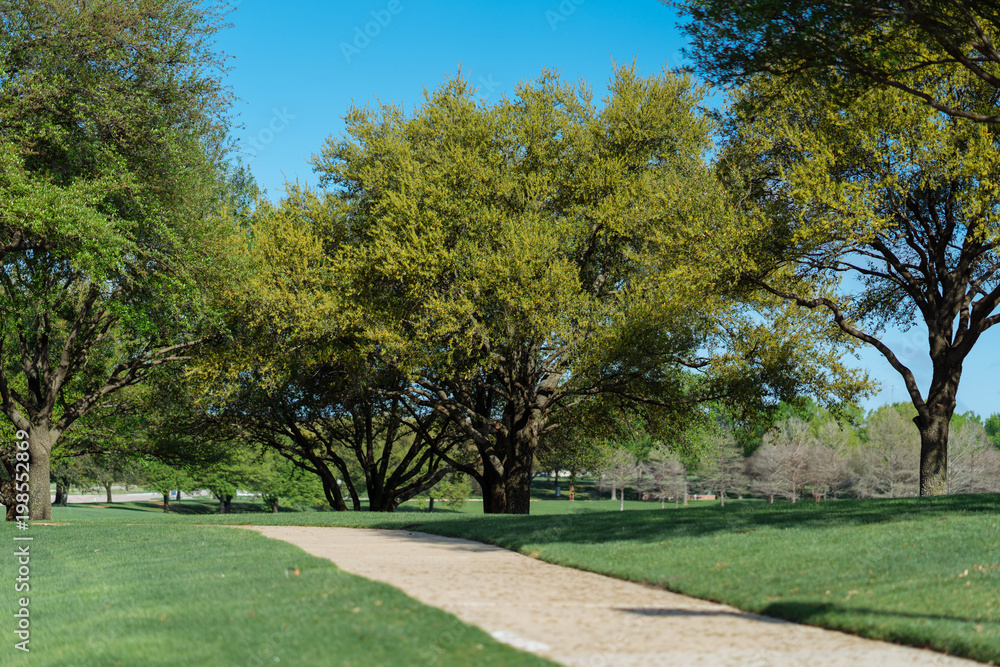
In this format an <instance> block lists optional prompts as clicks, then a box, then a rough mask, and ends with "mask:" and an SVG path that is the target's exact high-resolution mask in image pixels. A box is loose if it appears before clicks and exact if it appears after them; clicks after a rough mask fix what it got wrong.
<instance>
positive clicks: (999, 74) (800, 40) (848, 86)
mask: <svg viewBox="0 0 1000 667" xmlns="http://www.w3.org/2000/svg"><path fill="white" fill-rule="evenodd" d="M665 1H666V2H667V4H670V5H672V6H674V7H676V8H677V9H679V10H680V11H681V12H682V13H684V14H686V15H687V16H688V17H689V19H690V20H689V22H688V23H687V24H686V25H685V26H684V30H685V31H686V32H687V34H688V35H689V36H690V37H691V40H692V43H693V49H692V51H691V53H690V55H691V56H692V57H693V58H694V60H695V62H696V63H697V65H698V67H699V68H700V69H701V70H702V71H704V72H705V73H707V74H708V76H709V77H710V78H711V79H712V80H713V82H715V83H717V84H721V85H732V84H743V83H746V82H747V81H749V79H750V78H752V77H753V76H755V75H758V74H766V75H769V76H771V77H774V78H776V79H779V80H781V81H783V82H785V83H792V82H795V81H802V80H804V79H812V80H814V81H817V82H819V83H821V84H822V85H824V86H827V87H831V88H834V89H839V90H840V91H842V93H845V94H843V95H842V98H843V99H848V98H849V97H850V96H851V95H852V94H853V92H852V91H854V92H856V91H857V90H858V89H859V88H862V89H863V88H866V87H872V86H874V87H877V88H882V89H885V88H893V89H895V90H898V91H902V92H905V93H906V94H909V95H913V96H915V97H916V98H917V99H920V100H922V101H923V102H925V103H926V104H928V105H930V106H931V107H933V108H934V109H936V110H938V111H942V112H944V113H946V114H949V115H952V116H955V117H961V118H966V119H971V120H973V121H980V122H988V123H998V122H1000V115H998V113H997V108H998V105H997V100H998V97H1000V51H998V48H997V40H998V39H1000V9H998V6H997V4H996V3H995V2H993V1H992V0H921V1H920V2H910V1H908V0H850V1H847V2H840V1H832V0H739V1H738V2H737V1H736V0H665ZM963 72H964V73H965V74H967V75H969V76H970V77H972V78H974V79H975V80H976V83H977V84H979V85H982V86H985V87H987V88H990V89H991V91H992V92H991V93H990V94H989V95H987V96H985V97H983V96H979V97H961V96H959V97H954V96H949V95H948V93H947V92H946V90H943V89H941V88H940V87H939V86H938V85H937V83H936V82H938V81H940V80H942V78H944V79H947V78H948V77H950V76H955V75H958V74H960V73H963Z"/></svg>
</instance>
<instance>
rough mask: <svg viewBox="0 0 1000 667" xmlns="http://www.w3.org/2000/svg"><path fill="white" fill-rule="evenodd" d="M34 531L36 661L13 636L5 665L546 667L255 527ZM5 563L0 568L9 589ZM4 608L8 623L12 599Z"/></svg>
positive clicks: (10, 573) (113, 526)
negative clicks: (459, 666)
mask: <svg viewBox="0 0 1000 667" xmlns="http://www.w3.org/2000/svg"><path fill="white" fill-rule="evenodd" d="M67 511H75V510H67ZM167 516H170V515H167ZM177 518H178V519H181V518H182V517H177ZM3 532H4V535H3V537H4V539H5V540H6V541H7V543H8V544H11V543H12V540H11V537H12V535H11V533H12V532H13V531H12V530H11V528H10V527H7V528H5V529H4V531H3ZM19 534H20V535H24V533H19ZM30 535H32V536H33V538H34V539H33V540H32V541H31V543H30V544H31V563H30V567H31V575H30V576H31V581H30V584H31V591H30V592H29V593H22V594H20V595H28V596H30V600H31V601H30V605H29V609H30V613H31V617H30V618H31V632H32V634H31V641H30V644H29V646H30V648H31V652H30V654H23V653H22V652H20V651H16V650H15V649H14V648H13V643H14V640H13V639H10V640H9V641H8V645H7V646H5V647H4V648H3V649H2V650H0V655H4V656H13V657H11V658H10V659H9V660H8V659H7V658H6V657H4V659H3V660H0V662H2V663H3V664H12V665H16V664H31V665H59V666H67V667H69V666H73V665H81V666H82V665H140V664H156V665H264V664H276V663H278V662H279V661H281V662H283V663H284V664H294V665H330V664H337V665H349V664H353V665H372V664H386V665H388V664H408V665H409V664H412V665H436V664H440V665H455V664H488V665H530V664H539V665H541V664H549V663H547V662H546V661H544V660H541V659H539V658H536V657H534V656H531V655H528V654H525V653H521V652H519V651H516V650H514V649H512V648H510V647H507V646H504V645H502V644H499V643H498V642H496V641H494V640H493V639H492V638H490V637H489V636H488V635H487V634H486V633H484V632H483V631H481V630H479V629H477V628H474V627H472V626H468V625H465V624H463V623H461V622H460V621H458V620H457V619H455V618H454V617H453V616H451V615H449V614H446V613H444V612H442V611H439V610H437V609H433V608H430V607H427V606H424V605H422V604H420V603H418V602H416V601H415V600H413V599H412V598H409V597H407V596H406V595H404V594H403V593H401V592H400V591H398V590H396V589H394V588H392V587H390V586H388V585H384V584H380V583H376V582H371V581H368V580H366V579H362V578H360V577H356V576H353V575H350V574H347V573H345V572H343V571H341V570H339V569H338V568H337V567H336V566H335V565H333V564H332V563H331V562H330V561H328V560H326V559H322V558H315V557H313V556H309V555H308V554H306V553H304V552H303V551H302V550H300V549H299V548H298V547H295V546H292V545H290V544H286V543H283V542H280V541H277V540H270V539H267V538H264V537H263V536H261V535H259V534H257V533H255V532H252V531H244V530H238V529H233V528H227V527H208V526H196V525H185V524H183V523H181V522H179V521H168V522H157V525H126V524H124V523H121V522H120V521H119V522H118V523H109V524H94V523H82V522H81V523H78V524H75V525H65V526H38V525H34V526H32V527H31V529H30ZM13 561H14V559H12V558H9V557H8V558H4V559H2V562H3V581H5V582H10V583H11V585H12V582H13V581H14V578H15V576H16V574H15V572H14V567H15V566H14V564H13ZM289 568H298V570H299V575H298V576H296V575H295V574H294V571H289ZM3 600H4V603H3V611H4V612H6V613H5V614H4V616H5V617H6V618H7V619H12V618H13V616H12V614H13V613H14V611H15V610H16V607H15V605H16V604H17V603H16V598H15V596H14V595H13V594H10V595H5V596H3ZM8 624H9V625H8V631H7V632H5V634H7V635H11V636H12V633H11V632H10V630H12V629H13V622H12V621H11V620H8Z"/></svg>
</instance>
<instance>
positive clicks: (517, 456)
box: [504, 418, 540, 514]
mask: <svg viewBox="0 0 1000 667" xmlns="http://www.w3.org/2000/svg"><path fill="white" fill-rule="evenodd" d="M539 426H540V424H539V423H538V422H536V421H535V420H533V419H530V418H528V419H527V423H526V424H525V425H524V426H523V427H521V428H520V429H518V430H517V431H515V433H514V437H513V443H511V444H512V445H513V447H512V449H511V450H510V451H509V453H508V456H507V460H506V461H505V462H504V482H505V484H504V486H505V487H506V489H507V491H506V495H507V510H506V512H504V513H505V514H530V513H531V478H532V474H531V467H532V465H533V464H534V461H535V447H536V445H537V444H538V435H537V434H538V428H539Z"/></svg>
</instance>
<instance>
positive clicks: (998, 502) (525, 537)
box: [384, 494, 1000, 549]
mask: <svg viewBox="0 0 1000 667" xmlns="http://www.w3.org/2000/svg"><path fill="white" fill-rule="evenodd" d="M978 513H989V514H1000V494H980V495H964V496H936V497H929V498H904V499H884V500H883V499H873V500H836V501H826V502H821V503H816V502H811V501H803V502H799V503H796V504H791V503H781V504H774V505H766V504H762V503H759V502H754V503H746V502H744V503H739V502H731V503H728V504H727V505H726V507H724V508H723V507H719V506H711V507H688V508H683V509H680V510H674V509H665V510H660V509H650V510H628V511H625V512H609V511H594V512H581V513H573V514H550V515H538V516H523V515H522V516H498V515H491V516H483V515H463V516H462V517H461V518H459V517H457V516H456V517H455V518H454V519H452V518H447V519H444V518H441V519H437V518H435V519H430V517H428V521H426V522H421V524H420V525H426V526H427V527H431V526H433V528H432V530H433V532H439V533H442V534H447V535H455V536H458V537H467V538H469V539H475V540H481V541H485V542H490V543H494V544H502V545H503V546H505V547H508V548H513V549H518V548H520V547H522V546H524V545H526V544H548V543H576V544H602V543H607V542H618V541H623V540H628V541H634V542H663V541H669V540H670V539H672V538H681V537H700V536H708V535H714V534H722V533H737V534H738V533H749V532H753V531H754V530H757V529H760V528H772V529H775V528H776V529H781V528H794V527H799V528H827V527H836V526H852V525H870V524H881V523H892V522H897V521H905V520H909V519H917V518H919V519H924V520H926V519H928V518H938V519H939V520H942V521H946V520H949V519H953V518H956V517H958V516H961V515H965V514H978ZM384 527H391V526H389V525H386V526H384Z"/></svg>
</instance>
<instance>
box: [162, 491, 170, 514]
mask: <svg viewBox="0 0 1000 667" xmlns="http://www.w3.org/2000/svg"><path fill="white" fill-rule="evenodd" d="M163 511H164V512H167V513H168V512H170V492H169V491H167V492H166V493H164V494H163Z"/></svg>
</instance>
